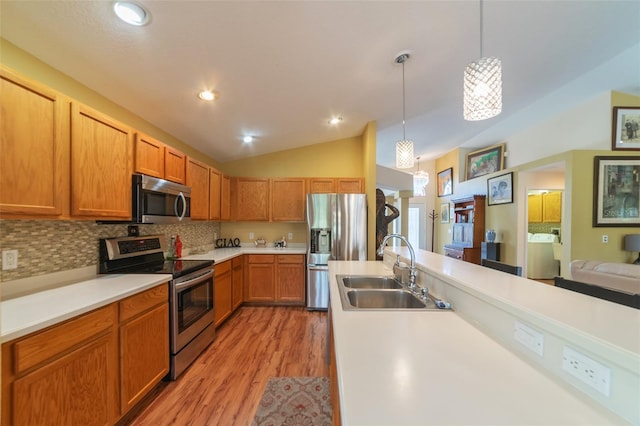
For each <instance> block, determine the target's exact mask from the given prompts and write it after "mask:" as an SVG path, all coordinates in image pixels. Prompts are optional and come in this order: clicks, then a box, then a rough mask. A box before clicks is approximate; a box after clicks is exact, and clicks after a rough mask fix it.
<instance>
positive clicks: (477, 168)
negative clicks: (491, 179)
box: [466, 144, 505, 180]
mask: <svg viewBox="0 0 640 426" xmlns="http://www.w3.org/2000/svg"><path fill="white" fill-rule="evenodd" d="M504 146H505V144H500V145H494V146H490V147H489V148H483V149H481V150H478V151H474V152H470V153H469V154H467V158H466V159H467V161H466V163H467V164H466V173H467V174H466V176H467V177H466V179H467V180H469V179H473V178H477V177H478V176H482V175H488V174H489V173H493V172H499V171H500V170H502V169H504Z"/></svg>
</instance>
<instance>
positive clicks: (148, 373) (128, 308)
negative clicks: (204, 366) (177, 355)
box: [119, 284, 169, 415]
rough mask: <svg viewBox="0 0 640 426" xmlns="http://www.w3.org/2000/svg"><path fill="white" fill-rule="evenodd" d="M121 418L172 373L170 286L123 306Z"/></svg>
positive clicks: (136, 298)
mask: <svg viewBox="0 0 640 426" xmlns="http://www.w3.org/2000/svg"><path fill="white" fill-rule="evenodd" d="M119 311H120V415H124V414H125V413H126V412H127V411H129V410H130V409H131V408H132V407H133V406H134V405H135V404H136V403H138V402H139V401H140V400H141V399H142V398H143V397H144V396H145V395H146V394H147V393H148V392H149V391H150V390H151V389H152V388H153V387H154V386H155V385H156V384H158V383H159V382H160V381H161V380H162V378H163V377H164V376H166V375H167V373H168V372H169V290H168V284H163V285H160V286H157V287H154V288H152V289H150V290H147V291H145V292H142V293H139V294H136V295H134V296H131V297H128V298H126V299H124V300H122V301H120V302H119Z"/></svg>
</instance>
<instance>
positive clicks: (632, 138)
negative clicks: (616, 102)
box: [611, 107, 640, 151]
mask: <svg viewBox="0 0 640 426" xmlns="http://www.w3.org/2000/svg"><path fill="white" fill-rule="evenodd" d="M611 128H612V129H613V132H612V136H611V149H612V150H614V151H640V107H613V119H612V120H611Z"/></svg>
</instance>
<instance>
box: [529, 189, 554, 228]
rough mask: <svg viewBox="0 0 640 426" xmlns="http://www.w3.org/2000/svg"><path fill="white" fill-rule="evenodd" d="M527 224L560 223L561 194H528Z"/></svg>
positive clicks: (552, 192)
mask: <svg viewBox="0 0 640 426" xmlns="http://www.w3.org/2000/svg"><path fill="white" fill-rule="evenodd" d="M527 211H528V222H529V223H560V222H561V221H562V192H561V191H551V192H546V193H541V194H530V195H529V196H528V197H527Z"/></svg>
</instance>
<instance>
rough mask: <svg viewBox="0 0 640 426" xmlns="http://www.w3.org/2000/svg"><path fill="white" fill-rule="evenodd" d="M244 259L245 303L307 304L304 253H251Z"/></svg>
mask: <svg viewBox="0 0 640 426" xmlns="http://www.w3.org/2000/svg"><path fill="white" fill-rule="evenodd" d="M245 262H246V263H245V271H246V274H247V275H246V280H245V286H244V290H245V291H244V301H245V302H246V303H253V304H275V305H304V302H305V294H304V277H305V265H304V255H301V254H300V255H298V254H289V255H286V254H284V255H273V254H249V255H246V256H245Z"/></svg>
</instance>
